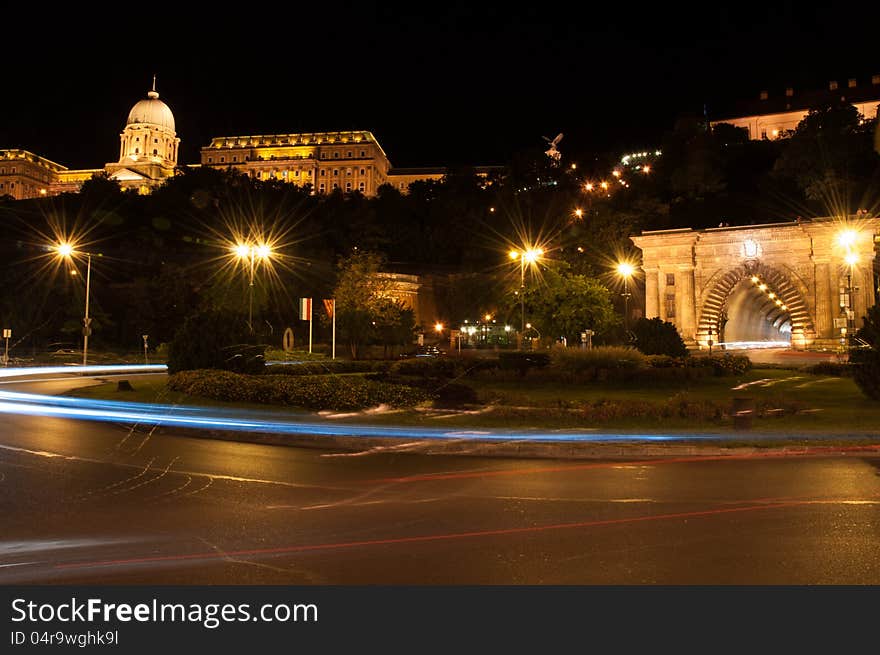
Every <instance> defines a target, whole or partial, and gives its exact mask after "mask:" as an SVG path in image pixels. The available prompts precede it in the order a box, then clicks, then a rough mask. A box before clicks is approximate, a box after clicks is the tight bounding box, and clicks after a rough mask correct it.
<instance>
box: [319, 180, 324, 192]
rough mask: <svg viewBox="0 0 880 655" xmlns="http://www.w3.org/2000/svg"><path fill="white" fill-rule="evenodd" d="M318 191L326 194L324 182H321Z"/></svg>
mask: <svg viewBox="0 0 880 655" xmlns="http://www.w3.org/2000/svg"><path fill="white" fill-rule="evenodd" d="M318 189H319V190H320V191H321V193H324V183H323V182H321V184H319V185H318Z"/></svg>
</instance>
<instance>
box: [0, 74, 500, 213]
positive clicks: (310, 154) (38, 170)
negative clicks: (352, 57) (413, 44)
mask: <svg viewBox="0 0 880 655" xmlns="http://www.w3.org/2000/svg"><path fill="white" fill-rule="evenodd" d="M119 139H120V143H119V160H118V161H116V162H112V163H108V164H105V165H104V167H103V168H93V169H82V170H71V169H68V168H67V167H66V166H63V165H61V164H58V163H55V162H53V161H50V160H49V159H46V158H45V157H41V156H39V155H36V154H34V153H32V152H29V151H27V150H21V149H13V150H0V197H2V196H11V197H12V198H14V199H15V200H24V199H28V198H38V197H40V196H51V195H57V194H59V193H64V192H67V191H72V192H76V191H78V190H79V189H80V187H81V186H82V183H83V182H85V181H86V180H88V179H90V178H91V177H93V176H94V175H96V174H106V175H107V176H108V177H109V178H110V179H111V180H116V181H117V182H119V184H120V185H121V186H122V187H123V188H124V189H137V190H138V192H140V193H149V192H150V191H151V190H152V189H153V188H155V187H157V186H159V185H161V184H162V183H163V182H164V181H165V180H166V179H168V178H169V177H171V176H173V175H174V174H175V171H176V170H177V168H178V149H179V146H180V139H179V138H178V137H177V133H176V132H175V124H174V114H172V113H171V109H170V108H169V107H168V105H166V104H165V103H164V102H163V101H162V100H160V99H159V93H158V92H157V91H156V80H155V77H154V78H153V88H152V90H150V91H149V92H148V93H147V97H146V98H145V99H143V100H139V101H138V102H137V103H136V104H135V105H134V107H132V108H131V111H130V112H129V114H128V119H127V121H126V124H125V127H124V128H123V130H122V133H121V134H120V135H119ZM198 165H201V166H205V167H210V168H220V169H233V170H237V171H241V172H243V173H245V174H247V175H249V176H250V177H253V178H255V179H260V180H272V179H277V180H282V181H284V182H288V183H291V184H295V185H297V186H305V185H306V184H308V185H311V188H312V192H313V193H330V192H332V191H334V190H336V189H339V190H341V191H342V192H345V193H351V192H355V191H358V192H360V193H362V194H364V195H366V196H374V195H376V193H377V190H378V188H379V187H380V186H382V185H383V184H390V185H392V186H393V187H394V188H396V189H397V190H399V191H401V192H402V193H406V192H407V190H408V189H409V185H410V184H411V183H412V182H415V181H418V180H440V179H442V178H443V177H444V176H445V175H446V173H447V169H445V168H418V169H414V168H411V169H394V168H392V166H391V162H390V161H389V160H388V157H387V156H386V154H385V151H384V150H383V149H382V146H380V145H379V142H378V141H377V140H376V137H374V136H373V135H372V133H370V132H365V131H353V132H315V133H307V134H272V135H258V136H230V137H217V138H214V139H212V140H211V143H210V144H209V145H207V146H205V147H204V148H202V149H201V164H196V166H198ZM500 168H501V167H498V166H485V167H481V168H477V169H475V172H476V174H477V175H480V176H482V177H486V176H487V175H488V174H489V173H490V172H492V171H493V170H497V169H500Z"/></svg>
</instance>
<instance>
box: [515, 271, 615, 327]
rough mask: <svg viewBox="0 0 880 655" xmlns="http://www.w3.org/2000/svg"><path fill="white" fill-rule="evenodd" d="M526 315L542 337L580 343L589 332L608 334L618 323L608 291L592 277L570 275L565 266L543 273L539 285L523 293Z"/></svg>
mask: <svg viewBox="0 0 880 655" xmlns="http://www.w3.org/2000/svg"><path fill="white" fill-rule="evenodd" d="M525 303H526V315H527V316H529V317H531V322H532V323H534V324H535V325H536V326H538V327H539V329H540V331H541V333H542V334H543V335H545V336H553V337H565V338H566V340H567V341H569V342H572V343H579V342H580V334H581V332H583V331H584V330H587V329H590V330H593V331H594V332H596V333H599V334H601V333H603V332H607V331H609V330H610V329H611V328H613V327H614V326H615V325H617V324H618V323H619V322H620V318H619V317H618V316H617V315H616V314H615V312H614V307H613V305H612V302H611V291H609V290H608V288H607V287H605V286H604V285H603V284H601V283H600V282H599V281H598V280H596V279H595V278H591V277H587V276H585V275H572V274H570V273H569V272H568V268H567V267H566V266H558V270H554V269H547V270H545V271H543V272H542V275H541V279H540V282H539V283H538V284H536V285H534V286H532V288H530V289H528V290H527V291H526V295H525Z"/></svg>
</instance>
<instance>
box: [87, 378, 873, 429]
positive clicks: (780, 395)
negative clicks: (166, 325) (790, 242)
mask: <svg viewBox="0 0 880 655" xmlns="http://www.w3.org/2000/svg"><path fill="white" fill-rule="evenodd" d="M165 379H166V378H165V376H150V377H140V378H133V379H132V380H131V383H132V386H133V387H134V389H135V390H134V391H129V392H120V391H117V390H116V382H115V381H113V382H109V383H106V384H103V385H98V386H93V387H85V388H82V389H77V390H75V391H72V392H71V395H77V396H83V397H88V398H99V399H104V400H128V401H134V402H159V403H166V404H191V405H206V406H220V407H243V408H249V409H259V410H260V411H263V412H265V413H267V414H275V415H277V414H285V413H288V414H289V413H292V412H296V413H300V412H301V410H295V409H293V408H290V409H287V408H282V407H277V406H271V405H254V404H231V403H223V402H220V401H216V400H209V399H205V398H197V397H191V396H186V395H184V394H181V393H177V392H171V391H168V390H167V389H166V388H165ZM466 382H467V383H468V384H470V385H472V386H473V387H475V388H476V389H477V390H478V393H479V395H480V397H481V399H483V400H486V401H489V404H488V405H487V406H486V409H485V411H478V412H469V413H463V412H456V411H444V410H432V411H419V410H407V411H395V412H388V413H378V414H377V413H371V414H358V415H357V416H355V417H349V418H344V419H334V420H340V421H353V422H361V423H363V422H374V423H388V424H392V423H393V424H403V425H419V426H423V427H424V426H437V427H462V428H464V427H508V428H530V427H535V428H549V429H554V428H557V429H581V430H584V429H595V430H597V431H608V430H621V431H635V430H643V431H699V432H718V431H728V430H732V427H733V426H732V422H731V420H730V419H722V420H721V421H712V420H705V419H695V418H667V419H657V418H637V417H620V418H616V419H609V420H603V421H593V422H591V423H587V422H586V421H585V420H584V418H583V417H582V416H579V415H577V414H575V413H574V412H572V411H570V409H569V408H571V407H574V406H576V405H577V404H578V403H581V402H584V401H591V402H596V401H600V400H639V401H647V402H654V403H664V402H666V401H668V400H670V399H674V398H676V397H678V398H685V399H687V400H689V401H712V402H715V403H719V404H722V405H725V406H729V405H730V404H731V403H732V400H733V398H735V397H750V398H753V399H754V400H755V401H762V402H764V403H766V404H768V405H769V406H770V407H777V406H778V407H787V408H788V409H789V410H790V409H792V408H795V409H796V410H797V412H796V413H794V414H790V415H785V416H772V417H766V418H755V419H754V422H753V431H754V432H772V433H776V434H779V435H780V436H781V437H783V436H786V434H810V433H814V434H815V433H822V434H866V435H868V434H877V435H880V403H876V402H872V401H869V400H868V399H867V398H865V397H864V396H863V395H862V393H861V392H860V391H859V389H858V387H857V386H856V385H855V383H854V382H853V381H852V380H851V379H849V378H835V377H827V376H817V375H809V374H806V373H803V372H800V371H794V370H785V369H778V368H773V369H761V368H758V369H753V370H751V371H749V372H748V373H746V374H744V375H742V376H738V377H707V378H702V379H699V380H690V381H674V382H673V381H664V382H662V383H660V382H658V383H653V384H650V385H644V384H642V385H640V386H638V387H635V386H633V385H632V384H630V385H627V384H609V383H592V384H584V385H573V384H563V383H550V382H543V381H537V380H530V379H529V378H528V377H526V378H524V379H523V380H521V381H495V380H472V379H468V380H466ZM737 434H748V433H737Z"/></svg>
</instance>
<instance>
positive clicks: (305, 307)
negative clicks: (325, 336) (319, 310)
mask: <svg viewBox="0 0 880 655" xmlns="http://www.w3.org/2000/svg"><path fill="white" fill-rule="evenodd" d="M299 320H301V321H311V320H312V299H311V298H300V299H299Z"/></svg>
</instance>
